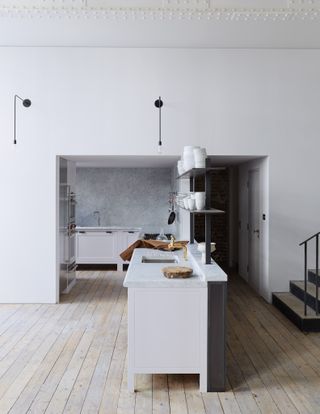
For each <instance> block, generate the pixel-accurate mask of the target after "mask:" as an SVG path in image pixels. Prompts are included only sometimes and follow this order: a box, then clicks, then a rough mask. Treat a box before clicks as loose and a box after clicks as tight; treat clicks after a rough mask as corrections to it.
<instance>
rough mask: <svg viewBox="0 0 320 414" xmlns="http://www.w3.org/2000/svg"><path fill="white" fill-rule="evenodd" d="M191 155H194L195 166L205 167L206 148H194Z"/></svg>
mask: <svg viewBox="0 0 320 414" xmlns="http://www.w3.org/2000/svg"><path fill="white" fill-rule="evenodd" d="M193 155H194V164H195V168H205V166H206V158H207V151H206V149H205V148H194V149H193Z"/></svg>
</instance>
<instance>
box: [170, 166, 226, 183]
mask: <svg viewBox="0 0 320 414" xmlns="http://www.w3.org/2000/svg"><path fill="white" fill-rule="evenodd" d="M225 169H226V167H207V168H192V169H191V170H188V171H185V172H184V173H183V174H181V175H178V176H177V180H179V179H181V178H192V177H199V176H201V175H205V173H206V172H210V171H221V170H225Z"/></svg>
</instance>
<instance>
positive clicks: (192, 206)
mask: <svg viewBox="0 0 320 414" xmlns="http://www.w3.org/2000/svg"><path fill="white" fill-rule="evenodd" d="M195 206H196V200H195V199H194V198H192V197H189V198H188V207H189V210H194V209H195Z"/></svg>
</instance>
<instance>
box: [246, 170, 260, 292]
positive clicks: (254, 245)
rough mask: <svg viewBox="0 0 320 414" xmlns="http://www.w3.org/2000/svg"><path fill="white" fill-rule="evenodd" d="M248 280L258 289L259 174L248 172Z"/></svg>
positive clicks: (254, 171) (256, 171) (257, 171)
mask: <svg viewBox="0 0 320 414" xmlns="http://www.w3.org/2000/svg"><path fill="white" fill-rule="evenodd" d="M248 256H249V257H248V281H249V284H250V285H251V286H252V287H253V288H254V289H255V290H256V291H257V292H259V291H260V174H259V170H250V171H249V172H248Z"/></svg>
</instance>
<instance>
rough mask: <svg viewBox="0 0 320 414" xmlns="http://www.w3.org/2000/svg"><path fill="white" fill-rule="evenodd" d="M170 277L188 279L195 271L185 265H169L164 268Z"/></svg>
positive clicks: (163, 270) (164, 271)
mask: <svg viewBox="0 0 320 414" xmlns="http://www.w3.org/2000/svg"><path fill="white" fill-rule="evenodd" d="M162 272H163V274H164V275H165V277H167V278H168V279H186V278H188V277H190V276H191V275H192V273H193V269H191V268H190V267H183V266H167V267H164V268H163V269H162Z"/></svg>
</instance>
